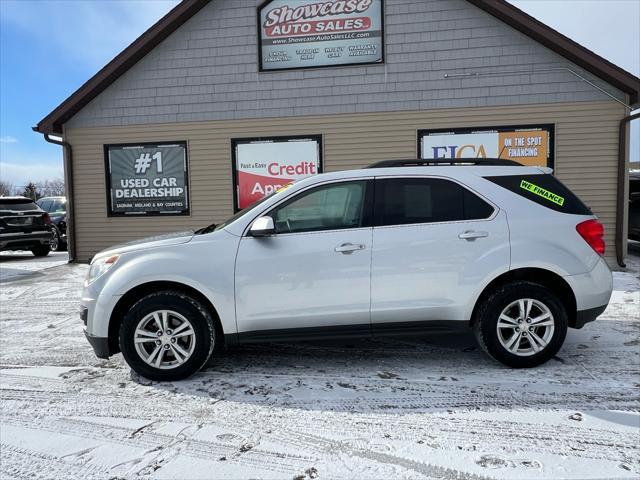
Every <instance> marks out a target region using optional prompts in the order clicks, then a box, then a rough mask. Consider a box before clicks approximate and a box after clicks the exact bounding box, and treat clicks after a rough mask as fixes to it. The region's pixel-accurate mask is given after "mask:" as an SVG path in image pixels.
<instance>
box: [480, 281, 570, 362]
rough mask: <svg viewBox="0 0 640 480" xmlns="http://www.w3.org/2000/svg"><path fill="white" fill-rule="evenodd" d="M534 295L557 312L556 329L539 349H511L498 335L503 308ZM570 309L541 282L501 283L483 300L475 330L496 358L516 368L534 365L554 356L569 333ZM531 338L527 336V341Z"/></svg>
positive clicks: (554, 319) (555, 316) (554, 316)
mask: <svg viewBox="0 0 640 480" xmlns="http://www.w3.org/2000/svg"><path fill="white" fill-rule="evenodd" d="M525 298H526V299H533V300H537V301H538V302H541V303H542V304H544V305H545V306H546V307H547V308H548V309H549V311H550V312H551V314H552V315H553V321H554V325H553V326H554V331H553V335H552V336H551V338H550V339H549V341H548V342H547V345H546V347H544V348H542V349H541V350H540V351H539V352H537V353H534V354H531V355H528V356H519V355H516V354H515V353H512V352H510V351H509V350H507V348H506V347H505V346H503V345H502V343H501V341H500V339H499V336H498V331H497V330H498V326H497V325H498V319H499V317H500V315H501V313H502V311H503V310H504V309H505V308H507V306H509V305H510V304H511V303H512V302H515V301H517V300H520V299H525ZM567 327H568V319H567V312H566V309H565V307H564V305H563V304H562V302H561V301H560V299H559V298H558V296H557V295H555V294H554V293H553V292H552V291H551V290H549V289H548V288H546V287H544V286H542V285H539V284H537V283H533V282H528V281H518V282H513V283H508V284H506V285H502V286H500V287H499V288H498V289H497V290H496V291H495V292H493V293H492V294H491V295H489V296H488V297H487V298H486V299H484V301H482V303H481V304H480V306H479V308H478V310H477V313H476V317H475V319H474V325H473V330H474V333H475V336H476V340H477V341H478V344H479V345H480V347H481V348H482V349H483V350H484V351H485V352H487V353H488V354H489V355H490V356H491V357H493V358H494V359H495V360H497V361H499V362H501V363H503V364H504V365H507V366H509V367H513V368H531V367H536V366H538V365H541V364H543V363H545V362H546V361H548V360H549V359H550V358H552V357H554V356H555V355H556V354H557V353H558V351H559V350H560V348H561V347H562V344H563V343H564V339H565V337H566V335H567ZM527 342H529V340H525V341H524V344H525V345H527V344H528V343H527Z"/></svg>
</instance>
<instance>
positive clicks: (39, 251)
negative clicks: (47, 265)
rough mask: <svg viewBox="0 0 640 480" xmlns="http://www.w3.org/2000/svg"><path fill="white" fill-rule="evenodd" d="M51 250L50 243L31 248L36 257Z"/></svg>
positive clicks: (44, 255)
mask: <svg viewBox="0 0 640 480" xmlns="http://www.w3.org/2000/svg"><path fill="white" fill-rule="evenodd" d="M50 251H51V245H38V246H36V247H33V248H32V249H31V253H33V254H34V255H35V256H36V257H46V256H47V255H49V252H50Z"/></svg>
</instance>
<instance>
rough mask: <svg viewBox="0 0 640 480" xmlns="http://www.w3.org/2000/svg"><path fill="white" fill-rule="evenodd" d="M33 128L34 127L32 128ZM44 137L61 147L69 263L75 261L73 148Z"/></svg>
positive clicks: (62, 142)
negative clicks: (65, 193)
mask: <svg viewBox="0 0 640 480" xmlns="http://www.w3.org/2000/svg"><path fill="white" fill-rule="evenodd" d="M34 130H35V129H34ZM44 139H45V140H46V141H47V142H49V143H53V144H54V145H60V146H61V147H62V149H63V152H62V153H63V155H62V158H63V162H64V177H65V178H64V184H65V187H66V190H67V248H68V251H69V263H72V262H75V261H76V222H75V201H74V196H73V150H72V149H71V144H69V143H68V142H66V141H64V140H56V139H54V138H51V137H50V136H49V134H48V133H45V134H44Z"/></svg>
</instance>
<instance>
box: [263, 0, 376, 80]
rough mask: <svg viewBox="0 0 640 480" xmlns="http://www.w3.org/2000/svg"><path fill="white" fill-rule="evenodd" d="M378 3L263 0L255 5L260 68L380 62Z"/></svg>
mask: <svg viewBox="0 0 640 480" xmlns="http://www.w3.org/2000/svg"><path fill="white" fill-rule="evenodd" d="M382 2H383V0H316V1H314V0H271V1H267V2H265V3H264V4H263V5H262V6H261V7H260V9H259V18H260V26H259V29H260V40H259V41H260V52H261V54H260V68H261V70H280V69H287V68H305V67H320V66H326V65H353V64H361V63H376V62H382V61H383V50H384V49H383V42H384V38H383V16H382Z"/></svg>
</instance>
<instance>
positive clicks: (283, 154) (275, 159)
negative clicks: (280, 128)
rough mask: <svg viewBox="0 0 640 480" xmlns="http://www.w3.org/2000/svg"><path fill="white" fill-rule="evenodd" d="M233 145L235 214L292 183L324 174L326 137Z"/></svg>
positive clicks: (267, 140)
mask: <svg viewBox="0 0 640 480" xmlns="http://www.w3.org/2000/svg"><path fill="white" fill-rule="evenodd" d="M232 144H233V189H234V196H235V198H234V208H235V211H238V210H242V209H244V208H247V207H248V206H250V205H253V204H254V203H255V202H257V201H258V200H260V199H261V198H264V197H265V196H267V195H270V194H271V193H273V192H275V191H277V190H278V189H280V188H283V187H285V186H286V185H288V184H289V183H291V182H293V181H296V180H300V179H302V178H305V177H308V176H310V175H317V174H318V173H321V172H322V137H321V136H319V135H317V136H305V137H275V138H259V139H236V140H233V141H232Z"/></svg>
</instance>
